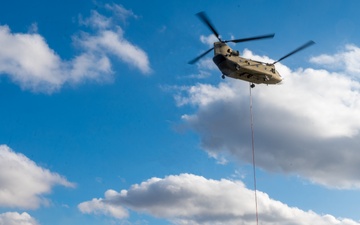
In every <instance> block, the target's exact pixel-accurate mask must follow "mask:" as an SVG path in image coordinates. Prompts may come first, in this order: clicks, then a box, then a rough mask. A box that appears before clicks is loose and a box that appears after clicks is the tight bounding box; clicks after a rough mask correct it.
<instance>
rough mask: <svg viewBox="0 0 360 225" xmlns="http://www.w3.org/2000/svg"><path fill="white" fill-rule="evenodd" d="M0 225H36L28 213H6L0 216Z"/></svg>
mask: <svg viewBox="0 0 360 225" xmlns="http://www.w3.org/2000/svg"><path fill="white" fill-rule="evenodd" d="M0 225H38V223H37V222H36V220H35V219H34V218H32V217H31V216H30V215H29V214H28V213H26V212H23V213H21V214H20V213H18V212H6V213H2V214H0Z"/></svg>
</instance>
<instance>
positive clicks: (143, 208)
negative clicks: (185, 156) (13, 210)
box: [79, 174, 360, 225]
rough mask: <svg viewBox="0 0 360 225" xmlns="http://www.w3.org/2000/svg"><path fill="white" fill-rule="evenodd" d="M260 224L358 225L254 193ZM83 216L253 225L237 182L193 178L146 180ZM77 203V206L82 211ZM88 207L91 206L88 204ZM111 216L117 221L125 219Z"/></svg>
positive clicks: (249, 202)
mask: <svg viewBox="0 0 360 225" xmlns="http://www.w3.org/2000/svg"><path fill="white" fill-rule="evenodd" d="M257 196H258V209H259V212H260V215H261V216H260V223H261V224H264V225H273V224H278V225H282V224H284V225H288V224H292V225H304V224H318V225H325V224H326V225H331V224H334V225H335V224H336V225H358V224H360V223H358V222H355V221H353V220H350V219H338V218H335V217H333V216H331V215H319V214H316V213H315V212H312V211H307V212H306V211H303V210H300V209H298V208H294V207H289V206H287V205H286V204H283V203H281V202H279V201H276V200H273V199H271V198H270V197H269V196H268V195H267V194H265V193H262V192H257ZM87 203H95V204H94V207H93V208H91V207H88V208H87V211H86V212H87V213H89V212H93V213H100V212H103V214H106V215H108V216H113V217H115V216H114V215H111V214H109V213H108V208H109V207H114V208H118V209H119V210H123V209H125V208H128V209H131V210H134V211H136V212H139V213H146V214H149V215H151V216H154V217H157V218H164V219H167V220H169V221H171V222H172V223H174V224H194V225H197V224H203V225H206V224H229V225H232V224H243V225H253V224H255V202H254V192H253V191H252V190H249V189H247V188H246V187H245V185H244V184H243V183H242V182H240V181H232V180H227V179H221V180H212V179H206V178H204V177H201V176H196V175H193V174H180V175H172V176H167V177H165V178H163V179H161V178H151V179H149V180H147V181H144V182H142V183H141V184H135V185H133V186H131V187H130V189H129V190H122V191H120V192H117V191H114V190H108V191H107V192H106V193H105V198H104V199H101V198H100V199H93V200H92V201H90V202H87ZM83 204H84V203H81V204H80V205H79V208H80V210H82V209H81V208H82V205H83ZM89 205H91V204H89ZM89 205H88V206H89ZM125 216H127V214H124V217H116V218H118V219H121V218H125Z"/></svg>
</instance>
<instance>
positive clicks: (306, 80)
mask: <svg viewBox="0 0 360 225" xmlns="http://www.w3.org/2000/svg"><path fill="white" fill-rule="evenodd" d="M245 53H246V57H251V58H254V57H253V55H252V53H251V52H250V51H245ZM256 58H257V59H261V58H262V57H259V56H256ZM263 60H269V59H268V58H267V57H264V58H263ZM271 61H272V60H271ZM277 69H278V70H279V71H280V74H282V76H283V77H284V81H283V83H282V85H277V86H271V85H270V86H265V85H257V87H256V88H255V89H253V103H254V105H253V108H254V124H255V146H256V147H255V148H256V155H257V165H258V166H259V167H261V168H263V169H266V170H268V171H272V172H280V173H286V174H295V175H300V176H301V177H303V178H305V179H308V180H310V181H312V182H315V183H318V184H322V185H325V186H327V187H333V188H345V189H351V188H360V175H359V173H358V171H359V169H360V166H359V165H360V156H359V154H358V146H360V132H359V131H360V83H359V82H358V81H356V80H352V79H351V78H350V77H349V76H346V75H344V74H342V73H339V72H329V71H326V70H316V69H312V68H307V69H301V68H300V69H297V70H296V71H291V70H290V69H289V68H287V67H286V66H284V65H282V64H280V63H278V64H277ZM179 90H182V91H183V92H182V93H181V94H179V93H178V94H177V95H176V96H175V97H176V100H177V103H178V105H179V106H181V105H184V104H192V105H194V106H196V107H197V108H196V112H195V113H193V114H189V115H184V116H183V120H184V121H185V122H186V124H188V126H189V128H190V129H192V130H194V131H196V132H197V133H198V134H199V135H200V137H201V145H202V148H203V149H204V150H206V151H207V152H208V153H209V155H211V156H213V157H216V158H218V159H219V160H222V161H223V160H224V159H229V158H231V159H236V160H238V161H241V162H247V163H252V158H251V154H250V153H251V139H250V138H251V136H250V124H249V123H250V122H249V120H250V117H249V84H248V83H246V82H243V81H239V80H233V79H230V78H229V79H227V80H226V81H225V82H221V83H220V84H219V85H218V86H214V85H206V84H197V85H195V86H190V87H182V88H181V89H179ZM184 90H185V91H184Z"/></svg>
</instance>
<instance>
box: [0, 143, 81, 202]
mask: <svg viewBox="0 0 360 225" xmlns="http://www.w3.org/2000/svg"><path fill="white" fill-rule="evenodd" d="M55 185H61V186H65V187H75V184H73V183H71V182H69V181H67V180H66V179H65V178H64V177H62V176H61V175H59V174H57V173H53V172H51V171H49V170H48V169H44V168H42V167H39V166H38V165H36V163H35V162H33V161H31V160H30V159H29V158H27V157H26V156H24V155H22V154H20V153H16V152H14V151H13V150H11V149H10V148H9V147H7V146H6V145H0V206H2V207H19V208H29V209H35V208H38V207H39V206H40V205H42V204H47V202H48V200H47V199H46V198H44V197H43V195H44V194H48V193H50V192H51V189H52V187H53V186H55Z"/></svg>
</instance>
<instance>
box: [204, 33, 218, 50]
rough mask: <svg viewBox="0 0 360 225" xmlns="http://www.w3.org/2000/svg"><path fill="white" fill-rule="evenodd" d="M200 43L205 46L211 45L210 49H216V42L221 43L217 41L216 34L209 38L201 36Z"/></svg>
mask: <svg viewBox="0 0 360 225" xmlns="http://www.w3.org/2000/svg"><path fill="white" fill-rule="evenodd" d="M200 41H201V42H202V43H204V44H207V45H209V46H210V47H214V42H217V41H219V39H217V37H216V36H215V35H214V34H210V35H209V36H204V35H201V36H200Z"/></svg>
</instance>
